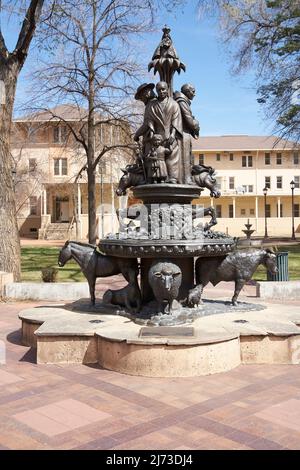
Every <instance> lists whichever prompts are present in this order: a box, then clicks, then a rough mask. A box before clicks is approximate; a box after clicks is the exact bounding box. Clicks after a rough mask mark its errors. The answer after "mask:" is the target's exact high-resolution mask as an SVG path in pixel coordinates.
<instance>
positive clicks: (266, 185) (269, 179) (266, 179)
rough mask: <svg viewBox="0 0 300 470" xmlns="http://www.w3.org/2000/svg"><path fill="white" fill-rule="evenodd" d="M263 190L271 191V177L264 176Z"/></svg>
mask: <svg viewBox="0 0 300 470" xmlns="http://www.w3.org/2000/svg"><path fill="white" fill-rule="evenodd" d="M265 188H268V189H271V176H265Z"/></svg>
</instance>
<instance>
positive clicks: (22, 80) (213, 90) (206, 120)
mask: <svg viewBox="0 0 300 470" xmlns="http://www.w3.org/2000/svg"><path fill="white" fill-rule="evenodd" d="M188 3H189V5H188V6H187V7H185V8H184V9H178V10H177V12H176V14H173V13H172V14H164V15H162V18H161V19H160V20H159V21H160V22H161V27H163V26H164V25H165V24H167V25H168V26H169V27H170V28H171V37H172V39H173V43H174V46H175V48H176V50H177V52H178V55H179V57H180V59H181V61H182V62H183V63H185V64H186V67H187V68H186V73H181V74H180V75H177V74H176V76H175V79H174V88H175V89H180V87H181V85H183V84H184V83H192V84H193V85H194V86H195V88H196V97H195V98H194V100H193V104H192V110H193V113H194V115H195V117H196V118H197V119H198V120H199V122H200V128H201V135H228V134H229V135H233V134H248V135H267V134H271V133H272V127H273V123H272V122H267V121H266V120H265V119H264V116H263V112H262V109H261V106H260V105H259V104H258V103H257V96H256V90H255V83H254V71H251V70H250V71H248V72H247V73H246V74H244V75H239V76H237V77H234V76H232V74H231V73H230V69H231V68H232V64H231V62H230V58H229V55H228V54H227V53H226V51H225V50H224V46H223V45H222V42H221V41H220V36H219V33H218V25H217V23H216V22H215V21H214V20H212V19H208V18H201V19H199V17H198V15H197V12H196V8H195V6H192V3H193V4H195V3H194V2H188ZM12 26H15V28H14V27H12ZM3 27H4V25H3ZM5 29H6V28H4V30H5ZM17 29H18V26H17V25H11V27H10V28H9V29H8V30H6V31H4V32H5V38H6V40H7V43H8V45H10V46H12V44H13V41H15V38H16V35H17ZM161 34H162V33H161V32H157V33H151V35H150V36H148V38H147V47H146V48H145V54H147V62H149V61H150V60H151V57H152V54H153V52H154V50H155V48H156V47H157V45H158V43H159V41H160V39H161ZM147 49H148V50H147ZM33 57H34V53H33V54H32V55H30V54H29V57H28V59H27V62H26V64H25V66H24V68H23V71H22V72H21V75H20V77H19V82H18V88H17V97H16V108H18V114H22V111H21V110H20V109H19V107H20V104H21V103H22V102H23V100H24V99H25V90H26V86H27V84H28V72H29V71H30V68H31V67H32V61H33V60H34V58H33ZM149 80H151V81H152V80H153V81H156V80H157V78H156V77H153V74H149Z"/></svg>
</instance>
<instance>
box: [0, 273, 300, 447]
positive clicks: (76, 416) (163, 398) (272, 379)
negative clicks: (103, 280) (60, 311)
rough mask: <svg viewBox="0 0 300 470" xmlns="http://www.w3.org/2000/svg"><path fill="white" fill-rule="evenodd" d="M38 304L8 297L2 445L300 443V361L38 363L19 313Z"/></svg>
mask: <svg viewBox="0 0 300 470" xmlns="http://www.w3.org/2000/svg"><path fill="white" fill-rule="evenodd" d="M115 283H116V284H117V283H119V281H118V280H117V279H116V281H115ZM102 288H103V286H102ZM41 304H42V303H41ZM32 305H33V304H32V303H29V302H24V303H18V304H17V303H1V304H0V340H4V341H5V344H6V365H0V385H1V387H0V423H1V427H0V450H1V449H116V450H117V449H119V450H121V449H151V450H152V449H153V450H154V449H170V450H171V449H191V450H192V449H239V450H242V449H244V450H251V449H261V450H262V449H300V375H299V372H300V366H291V365H270V366H269V365H255V366H240V367H238V368H236V369H234V370H232V371H230V372H227V373H224V374H216V375H213V376H207V377H193V378H178V379H174V378H171V379H158V378H143V377H132V376H126V375H121V374H118V373H115V372H110V371H107V370H103V369H100V368H97V367H95V366H91V367H88V366H83V365H78V364H77V365H68V366H62V365H36V364H35V363H34V361H35V356H34V351H33V350H30V349H29V348H26V347H24V346H22V345H21V344H20V322H19V320H18V318H17V314H18V311H19V310H21V309H24V308H29V307H31V306H32ZM35 305H36V304H35Z"/></svg>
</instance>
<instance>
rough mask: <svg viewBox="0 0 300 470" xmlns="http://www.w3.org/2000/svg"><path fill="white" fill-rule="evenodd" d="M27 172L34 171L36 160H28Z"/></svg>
mask: <svg viewBox="0 0 300 470" xmlns="http://www.w3.org/2000/svg"><path fill="white" fill-rule="evenodd" d="M28 162H29V172H32V173H33V172H34V171H35V170H36V158H29V160H28Z"/></svg>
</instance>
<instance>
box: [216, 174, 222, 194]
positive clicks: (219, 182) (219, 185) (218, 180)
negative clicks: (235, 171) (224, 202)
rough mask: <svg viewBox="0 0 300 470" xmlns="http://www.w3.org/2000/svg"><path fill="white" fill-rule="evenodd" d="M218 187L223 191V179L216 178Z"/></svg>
mask: <svg viewBox="0 0 300 470" xmlns="http://www.w3.org/2000/svg"><path fill="white" fill-rule="evenodd" d="M216 186H217V188H218V189H219V191H221V189H222V178H221V177H216Z"/></svg>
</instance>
